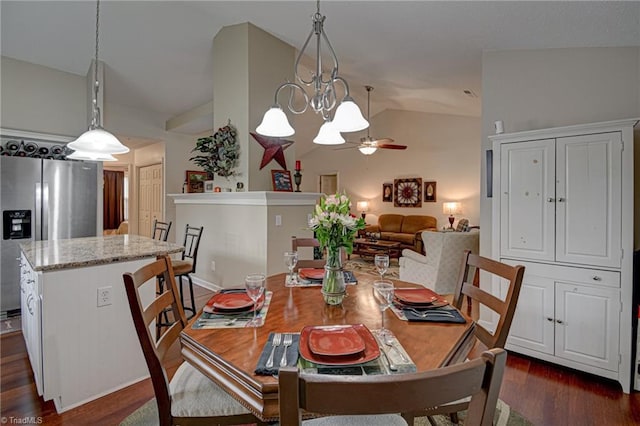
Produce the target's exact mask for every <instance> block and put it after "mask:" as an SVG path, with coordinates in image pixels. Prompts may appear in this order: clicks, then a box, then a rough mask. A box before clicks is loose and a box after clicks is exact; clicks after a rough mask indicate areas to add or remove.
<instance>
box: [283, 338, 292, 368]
mask: <svg viewBox="0 0 640 426" xmlns="http://www.w3.org/2000/svg"><path fill="white" fill-rule="evenodd" d="M292 343H293V336H292V335H291V334H285V335H284V353H283V354H282V359H281V360H280V367H284V366H286V365H287V348H288V347H289V346H291V344H292Z"/></svg>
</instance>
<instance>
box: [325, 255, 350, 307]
mask: <svg viewBox="0 0 640 426" xmlns="http://www.w3.org/2000/svg"><path fill="white" fill-rule="evenodd" d="M341 250H342V248H341V247H337V248H336V247H334V248H332V247H327V263H326V264H325V265H324V276H323V278H322V296H323V297H324V301H325V303H326V304H327V305H340V304H341V303H342V300H343V299H344V297H345V295H346V294H347V292H346V284H345V282H344V272H343V271H342V256H340V251H341Z"/></svg>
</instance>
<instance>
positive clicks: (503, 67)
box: [480, 47, 640, 255]
mask: <svg viewBox="0 0 640 426" xmlns="http://www.w3.org/2000/svg"><path fill="white" fill-rule="evenodd" d="M639 56H640V47H628V48H575V49H543V50H505V51H488V52H484V54H483V58H482V152H483V154H482V155H483V156H484V151H485V150H486V149H489V148H490V143H489V141H488V139H487V136H488V135H490V134H493V132H494V126H493V122H494V121H496V120H503V121H504V127H505V132H516V131H522V130H533V129H541V128H548V127H557V126H566V125H571V124H582V123H589V122H597V121H607V120H615V119H621V118H631V117H638V116H640V92H639V91H638V86H640V60H639ZM485 172H486V169H485V165H484V162H483V164H482V179H481V181H482V182H484V179H485ZM636 182H638V180H637V179H636ZM485 191H486V188H485V185H484V184H483V185H482V194H483V196H482V198H481V227H482V232H481V234H480V252H481V253H482V254H484V255H489V253H490V252H491V232H490V231H491V199H489V198H486V192H485ZM636 192H637V189H636ZM636 218H638V210H637V209H636ZM636 222H637V223H640V222H639V221H638V220H636ZM636 235H638V234H636ZM636 240H638V238H636Z"/></svg>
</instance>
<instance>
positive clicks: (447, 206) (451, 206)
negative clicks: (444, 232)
mask: <svg viewBox="0 0 640 426" xmlns="http://www.w3.org/2000/svg"><path fill="white" fill-rule="evenodd" d="M461 207H462V206H461V205H460V203H459V202H457V201H454V202H450V203H443V204H442V213H444V214H448V215H449V229H453V221H454V220H455V217H453V215H455V214H460V213H462V209H461Z"/></svg>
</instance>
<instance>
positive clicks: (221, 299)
mask: <svg viewBox="0 0 640 426" xmlns="http://www.w3.org/2000/svg"><path fill="white" fill-rule="evenodd" d="M263 304H264V294H263V295H262V296H261V297H260V299H258V309H260V308H262V305H263ZM252 310H253V300H251V298H250V297H249V296H248V295H247V293H217V294H215V295H214V296H213V297H212V298H211V299H209V301H208V302H207V304H206V305H205V309H204V311H205V312H213V313H224V312H244V311H249V312H251V311H252Z"/></svg>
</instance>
